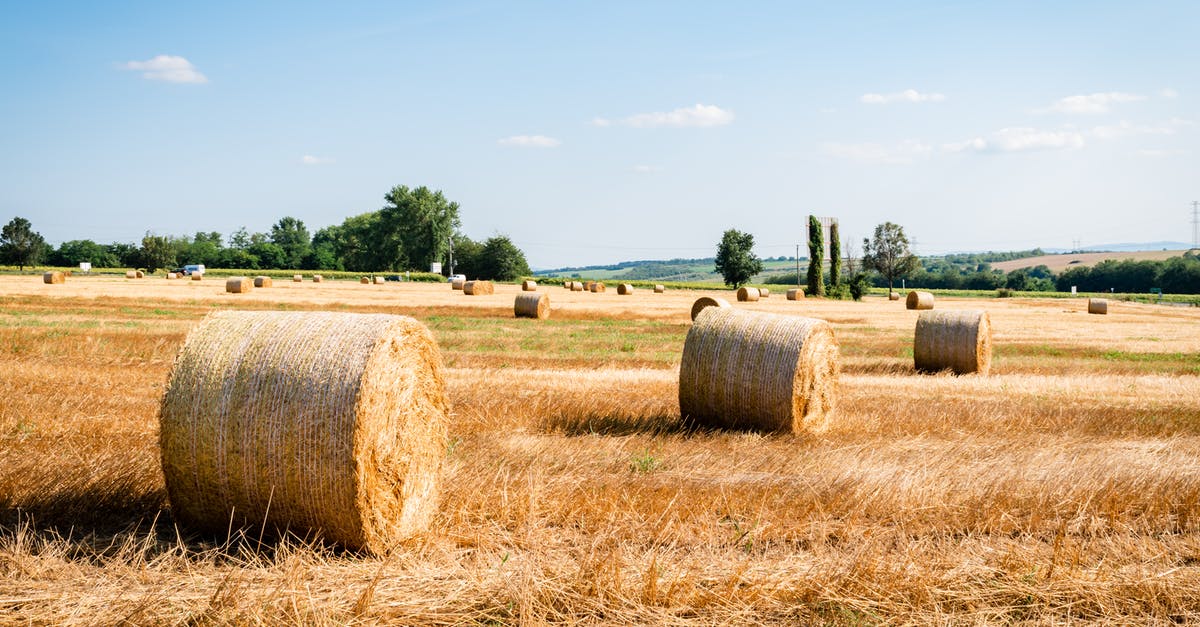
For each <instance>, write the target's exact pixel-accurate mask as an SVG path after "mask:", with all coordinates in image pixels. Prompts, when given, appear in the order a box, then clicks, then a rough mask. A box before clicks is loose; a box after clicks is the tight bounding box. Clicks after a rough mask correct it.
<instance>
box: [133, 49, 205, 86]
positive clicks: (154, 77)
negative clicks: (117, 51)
mask: <svg viewBox="0 0 1200 627" xmlns="http://www.w3.org/2000/svg"><path fill="white" fill-rule="evenodd" d="M121 69H125V70H134V71H137V72H141V73H142V78H144V79H146V80H150V81H167V82H168V83H207V82H208V77H207V76H205V75H203V74H201V73H200V71H199V70H197V69H196V67H195V66H193V65H192V62H191V61H188V60H187V59H185V58H183V57H173V56H171V55H169V54H160V55H158V56H156V57H154V58H153V59H150V60H149V61H129V62H128V63H123V64H122V65H121Z"/></svg>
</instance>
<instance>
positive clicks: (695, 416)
mask: <svg viewBox="0 0 1200 627" xmlns="http://www.w3.org/2000/svg"><path fill="white" fill-rule="evenodd" d="M838 371H839V361H838V345H837V340H836V339H835V338H834V335H833V328H832V327H831V326H829V323H828V322H825V321H824V320H817V319H815V318H801V317H797V316H781V315H778V314H771V313H763V312H757V311H745V310H739V309H734V308H724V307H707V308H705V309H703V310H702V311H701V312H700V314H699V315H698V316H696V321H695V322H694V323H693V324H692V328H691V329H689V330H688V334H687V339H686V340H685V341H684V344H683V358H682V361H681V363H680V366H679V410H680V413H681V415H682V416H683V417H684V418H690V419H691V420H695V421H697V422H698V423H700V424H704V425H709V426H716V427H728V428H753V429H762V430H766V431H791V432H793V433H800V432H805V431H820V430H822V429H824V428H825V427H826V426H827V424H828V421H829V416H830V414H831V413H832V412H833V409H834V405H835V403H836V400H837V389H836V387H837V379H838Z"/></svg>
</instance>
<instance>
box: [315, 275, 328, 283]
mask: <svg viewBox="0 0 1200 627" xmlns="http://www.w3.org/2000/svg"><path fill="white" fill-rule="evenodd" d="M324 280H325V277H323V276H321V275H319V274H314V275H313V283H320V282H321V281H324Z"/></svg>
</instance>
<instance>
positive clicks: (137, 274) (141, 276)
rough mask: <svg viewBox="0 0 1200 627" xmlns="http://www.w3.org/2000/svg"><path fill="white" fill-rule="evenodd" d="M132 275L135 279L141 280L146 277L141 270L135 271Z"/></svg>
mask: <svg viewBox="0 0 1200 627" xmlns="http://www.w3.org/2000/svg"><path fill="white" fill-rule="evenodd" d="M134 274H135V275H136V278H139V279H142V278H145V277H146V273H145V272H142V271H141V270H138V271H137V272H136V273H134Z"/></svg>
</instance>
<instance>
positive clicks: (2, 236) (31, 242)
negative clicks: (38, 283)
mask: <svg viewBox="0 0 1200 627" xmlns="http://www.w3.org/2000/svg"><path fill="white" fill-rule="evenodd" d="M45 250H46V240H45V239H44V238H43V237H42V235H41V234H40V233H36V232H34V230H33V225H32V224H30V223H29V220H26V219H25V218H22V217H20V216H17V217H15V218H13V219H12V220H9V222H8V224H5V225H4V229H3V230H2V231H0V259H3V260H4V263H7V264H9V265H14V266H20V268H21V270H22V271H24V270H25V266H32V265H35V264H37V262H38V261H40V260H41V258H42V255H43V254H44V253H45Z"/></svg>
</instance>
